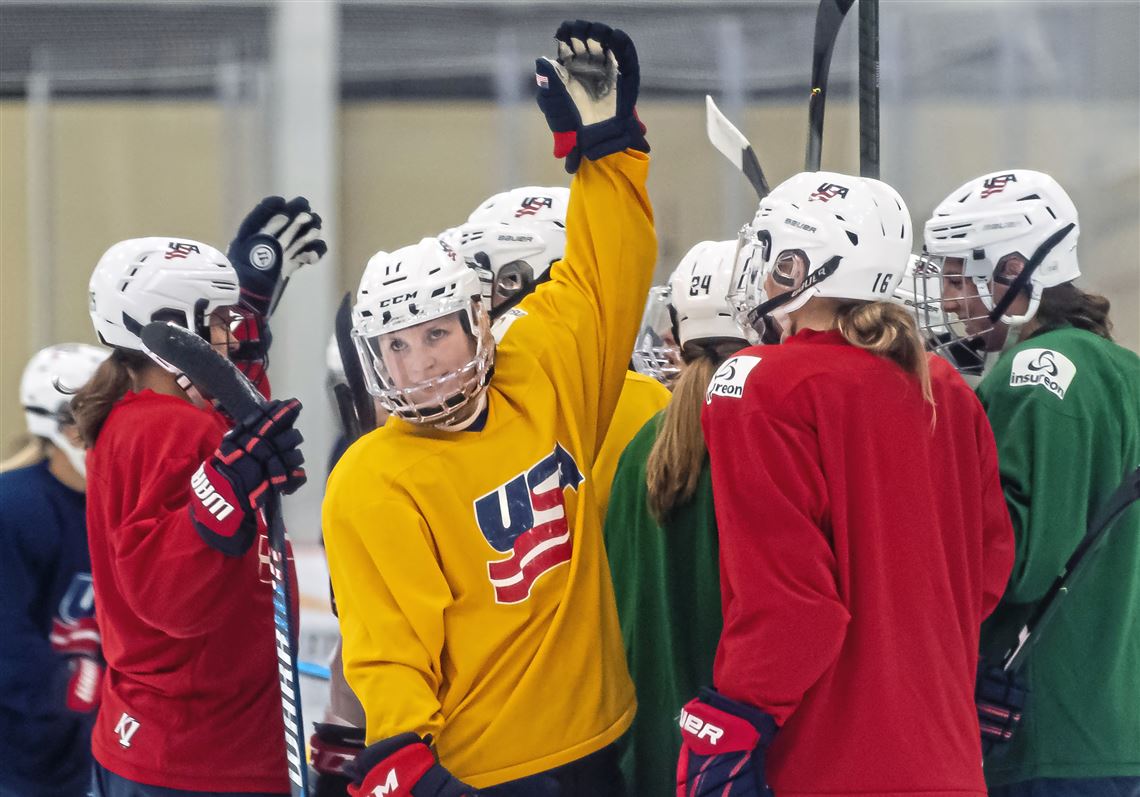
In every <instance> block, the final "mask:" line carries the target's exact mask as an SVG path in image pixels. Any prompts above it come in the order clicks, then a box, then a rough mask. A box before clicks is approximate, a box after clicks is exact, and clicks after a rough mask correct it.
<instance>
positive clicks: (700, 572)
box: [605, 413, 721, 797]
mask: <svg viewBox="0 0 1140 797" xmlns="http://www.w3.org/2000/svg"><path fill="white" fill-rule="evenodd" d="M661 417H662V416H661V413H658V414H657V415H655V416H654V417H653V418H650V419H649V422H648V423H646V424H645V426H643V427H642V428H641V431H640V432H638V433H637V435H636V436H635V437H634V438H633V439H632V440H631V441H630V443H629V445H628V446H626V449H625V451H624V452H623V453H622V456H621V459H620V460H619V461H618V467H617V473H616V475H615V476H614V483H613V491H612V492H611V493H610V505H609V510H608V512H607V514H606V525H605V541H606V554H607V556H608V557H609V562H610V571H611V573H612V575H613V581H614V597H615V598H616V599H617V607H618V621H619V623H620V625H621V635H622V640H623V641H624V642H625V651H626V657H627V660H628V662H629V672H630V675H632V676H633V683H634V687H635V688H636V690H637V715H636V716H635V717H634V720H633V727H632V729H631V730H630V732H629V733H628V734H627V735H626V738H625V739H624V740H623V750H622V771H623V773H624V774H625V779H626V787H627V790H628V793H629V794H631V795H638V796H639V797H641V795H645V796H646V797H655V796H656V795H671V794H675V793H676V790H677V781H676V774H675V773H676V769H677V756H678V754H679V753H680V750H681V732H680V731H679V730H678V728H677V717H678V715H679V714H680V713H681V706H683V705H684V704H685V703H687V702H689V701H690V700H691V699H692V698H694V697H695V696H696V694H697V689H698V688H700V687H702V686H711V685H712V667H713V657H714V656H715V655H716V645H717V640H718V639H719V638H720V629H721V612H720V573H719V570H718V562H717V552H718V546H717V530H716V517H715V515H714V511H713V494H712V480H711V477H710V475H709V466H708V461H707V460H706V461H705V464H704V466H703V468H702V470H701V476H700V481H699V482H698V483H697V489H696V492H695V493H694V494H693V497H692V499H691V500H690V501H689V502H688V503H686V504H684V505H683V506H680V507H677V508H676V509H675V510H674V512H673V515H672V517H671V518H670V519H669V522H668V524H667V525H666V527H665V528H662V527H661V526H659V525H658V524H657V522H656V521H655V520H654V519H653V516H652V515H651V514H650V513H649V506H648V504H647V502H646V494H647V490H646V486H645V463H646V460H648V458H649V452H650V450H651V449H652V448H653V443H654V441H656V439H657V430H658V427H659V425H660V422H661Z"/></svg>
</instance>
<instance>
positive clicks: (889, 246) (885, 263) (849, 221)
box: [730, 172, 911, 324]
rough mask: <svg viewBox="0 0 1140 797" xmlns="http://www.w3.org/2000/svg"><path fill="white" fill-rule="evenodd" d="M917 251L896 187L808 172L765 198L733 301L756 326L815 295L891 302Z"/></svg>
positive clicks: (740, 261) (743, 245)
mask: <svg viewBox="0 0 1140 797" xmlns="http://www.w3.org/2000/svg"><path fill="white" fill-rule="evenodd" d="M910 248H911V222H910V214H909V212H908V211H907V207H906V204H905V203H904V202H903V200H902V197H901V196H899V194H898V192H897V191H895V190H894V189H893V188H891V187H890V186H889V185H887V184H886V183H883V182H881V181H879V180H872V179H869V178H865V177H855V176H852V175H846V174H839V173H836V172H801V173H800V174H797V175H795V176H794V177H791V178H789V179H788V180H786V181H784V182H783V183H781V184H780V185H779V186H777V187H776V189H775V190H774V191H772V193H771V194H769V195H768V196H767V197H765V198H764V199H762V200H761V201H760V207H759V209H758V210H757V211H756V216H755V217H754V218H753V220H752V221H751V222H750V223H749V224H747V225H745V226H744V228H743V229H742V230H741V232H740V237H739V242H738V245H737V251H736V256H735V263H734V270H733V280H732V286H731V288H730V299H731V300H732V302H733V305H734V306H735V307H736V309H737V311H738V312H741V313H743V314H745V315H746V316H747V317H748V320H749V322H750V323H753V324H754V323H755V321H756V320H759V319H760V318H762V317H764V316H766V315H772V316H775V317H781V316H784V315H786V314H787V313H790V312H793V311H795V310H798V309H799V308H800V307H803V305H804V304H805V303H807V301H808V300H809V299H811V298H812V297H813V296H823V297H830V298H835V299H853V300H862V301H890V299H891V296H892V295H893V293H894V290H895V288H896V287H898V284H899V282H900V281H901V280H902V277H903V272H904V271H905V270H906V265H907V258H908V257H909V255H910Z"/></svg>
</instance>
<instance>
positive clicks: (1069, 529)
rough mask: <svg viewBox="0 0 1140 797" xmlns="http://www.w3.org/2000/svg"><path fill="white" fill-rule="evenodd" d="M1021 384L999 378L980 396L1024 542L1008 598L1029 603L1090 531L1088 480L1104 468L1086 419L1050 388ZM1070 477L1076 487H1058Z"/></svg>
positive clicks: (1016, 531)
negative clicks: (1097, 460) (1068, 409)
mask: <svg viewBox="0 0 1140 797" xmlns="http://www.w3.org/2000/svg"><path fill="white" fill-rule="evenodd" d="M1017 390H1020V391H1021V392H1020V393H1018V392H1015V391H1011V390H1009V389H1003V386H999V387H998V389H996V390H991V391H988V392H983V393H981V395H980V398H982V402H983V404H984V405H985V407H986V412H987V414H988V415H989V418H990V421H991V423H992V425H993V434H994V437H995V439H996V441H997V451H998V463H999V469H1000V473H1001V485H1002V491H1003V492H1004V494H1005V502H1006V506H1007V507H1008V509H1009V515H1010V520H1011V521H1012V523H1013V532H1014V539H1015V543H1016V548H1015V558H1014V564H1013V572H1012V574H1011V575H1010V578H1009V584H1008V587H1007V589H1006V591H1005V595H1004V600H1005V601H1007V602H1011V603H1023V604H1029V603H1034V602H1036V601H1038V600H1040V599H1041V598H1042V597H1043V596H1044V595H1045V592H1046V591H1047V590H1048V589H1049V585H1050V584H1051V583H1052V582H1053V580H1054V579H1055V578H1056V577H1057V574H1058V573H1059V572H1060V571H1061V568H1062V567H1063V566H1064V564H1065V562H1066V561H1067V560H1068V558H1069V556H1070V555H1071V554H1072V552H1073V551H1074V550H1076V547H1077V544H1078V543H1079V542H1080V540H1081V538H1082V537H1083V536H1084V534H1085V531H1086V524H1087V522H1088V515H1089V512H1090V507H1089V506H1088V490H1087V486H1086V481H1087V479H1088V474H1092V473H1094V472H1096V470H1097V468H1096V463H1095V462H1094V461H1093V453H1094V448H1095V447H1094V446H1091V445H1089V444H1088V441H1089V440H1090V439H1092V437H1091V435H1092V430H1091V428H1086V426H1087V424H1086V423H1085V421H1083V420H1082V419H1080V418H1077V417H1074V416H1072V415H1069V414H1068V413H1066V412H1065V411H1064V405H1063V404H1061V402H1060V401H1059V400H1058V399H1056V398H1055V397H1054V396H1053V395H1052V394H1050V393H1048V392H1047V391H1045V390H1043V389H1040V388H1034V389H1031V390H1026V389H1024V388H1018V389H1017ZM1050 402H1052V403H1053V404H1052V405H1051V404H1050ZM1062 484H1067V485H1071V486H1072V487H1073V489H1071V490H1058V489H1055V485H1062ZM1091 511H1095V507H1093V508H1092V509H1091Z"/></svg>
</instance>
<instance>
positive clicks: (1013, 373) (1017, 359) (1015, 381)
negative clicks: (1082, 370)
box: [1009, 349, 1077, 400]
mask: <svg viewBox="0 0 1140 797" xmlns="http://www.w3.org/2000/svg"><path fill="white" fill-rule="evenodd" d="M1076 375H1077V366H1075V365H1073V361H1072V360H1070V359H1069V358H1068V357H1066V356H1065V355H1063V354H1061V352H1059V351H1053V350H1052V349H1023V350H1021V351H1019V352H1018V353H1017V354H1015V355H1014V357H1013V367H1012V369H1011V370H1010V372H1009V386H1010V387H1026V386H1033V385H1040V386H1041V387H1043V388H1045V389H1046V390H1048V391H1049V392H1050V393H1052V394H1053V395H1054V396H1056V397H1057V398H1059V399H1062V400H1064V398H1065V393H1066V392H1067V391H1068V389H1069V385H1070V384H1071V383H1072V381H1073V377H1074V376H1076Z"/></svg>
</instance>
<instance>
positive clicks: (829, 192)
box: [808, 183, 848, 202]
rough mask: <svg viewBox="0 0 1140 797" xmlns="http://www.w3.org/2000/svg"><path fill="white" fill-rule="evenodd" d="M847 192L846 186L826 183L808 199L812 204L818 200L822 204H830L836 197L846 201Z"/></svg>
mask: <svg viewBox="0 0 1140 797" xmlns="http://www.w3.org/2000/svg"><path fill="white" fill-rule="evenodd" d="M847 191H848V189H847V187H846V186H842V185H839V184H838V183H824V184H823V185H821V186H820V187H819V188H817V189H815V191H814V192H813V193H812V195H811V196H809V197H808V202H812V201H814V200H816V199H818V200H819V201H820V202H828V201H830V200H832V199H835V198H836V197H839V198H841V199H846V198H847Z"/></svg>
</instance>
